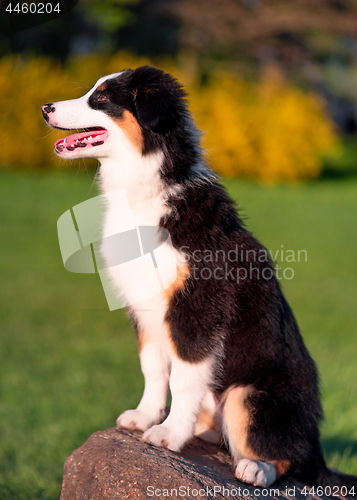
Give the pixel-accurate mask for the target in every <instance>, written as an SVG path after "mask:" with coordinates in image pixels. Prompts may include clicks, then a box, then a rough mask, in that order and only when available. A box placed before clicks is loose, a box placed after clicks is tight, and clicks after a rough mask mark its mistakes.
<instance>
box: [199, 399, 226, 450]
mask: <svg viewBox="0 0 357 500" xmlns="http://www.w3.org/2000/svg"><path fill="white" fill-rule="evenodd" d="M195 436H197V437H198V438H200V439H203V440H204V441H208V442H209V443H215V444H221V443H222V414H221V408H220V405H219V403H218V400H217V398H216V397H215V396H214V394H213V393H212V392H211V391H208V392H207V394H206V396H205V398H204V400H203V402H202V406H201V411H200V413H199V415H198V418H197V422H196V426H195Z"/></svg>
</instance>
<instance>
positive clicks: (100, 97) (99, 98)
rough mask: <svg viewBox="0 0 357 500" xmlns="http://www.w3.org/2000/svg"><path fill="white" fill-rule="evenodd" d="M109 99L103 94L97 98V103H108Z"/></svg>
mask: <svg viewBox="0 0 357 500" xmlns="http://www.w3.org/2000/svg"><path fill="white" fill-rule="evenodd" d="M107 100H108V98H107V97H106V96H105V95H104V94H101V95H100V96H99V97H98V98H97V101H99V102H104V101H107Z"/></svg>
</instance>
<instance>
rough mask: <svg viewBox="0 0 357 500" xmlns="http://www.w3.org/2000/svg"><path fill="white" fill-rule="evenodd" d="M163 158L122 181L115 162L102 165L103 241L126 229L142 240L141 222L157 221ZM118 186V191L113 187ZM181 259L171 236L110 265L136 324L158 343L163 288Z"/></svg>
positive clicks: (163, 310)
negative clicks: (135, 319)
mask: <svg viewBox="0 0 357 500" xmlns="http://www.w3.org/2000/svg"><path fill="white" fill-rule="evenodd" d="M155 160H156V161H155ZM141 161H142V162H143V161H145V160H143V159H141ZM161 161H162V156H161V155H156V158H152V157H151V158H150V159H149V162H146V165H142V168H141V169H140V170H141V172H142V175H141V176H138V175H132V176H128V175H126V176H125V178H124V179H120V177H121V176H120V174H119V173H118V166H117V165H116V166H115V167H116V169H117V170H116V172H115V171H114V173H113V168H114V166H113V165H106V164H104V165H103V164H102V167H101V177H100V180H101V187H102V192H103V194H106V199H107V206H106V210H105V217H104V223H103V239H105V238H106V237H108V236H112V235H115V234H118V233H123V232H124V231H130V230H132V231H133V230H136V231H137V233H138V237H139V242H141V240H140V230H139V227H140V226H151V227H153V226H156V227H157V226H158V225H159V222H160V219H161V218H162V217H163V216H164V215H165V214H166V213H167V210H168V209H167V206H166V204H165V194H164V190H163V187H162V183H161V180H160V177H159V174H158V163H160V162H161ZM148 163H149V164H148ZM145 167H146V171H144V168H145ZM155 167H156V168H155ZM109 169H110V170H109ZM115 173H116V175H115ZM134 173H135V172H134ZM148 177H149V178H148ZM118 189H120V191H116V190H118ZM113 190H115V191H113ZM101 252H102V255H103V257H104V260H106V259H108V249H106V247H105V245H103V246H102V248H101ZM182 260H183V257H182V256H181V255H180V253H179V252H177V251H176V250H175V249H174V248H173V247H172V245H171V240H170V239H169V240H167V241H166V242H165V243H163V244H161V245H160V246H159V248H157V250H155V251H154V252H150V253H147V254H144V252H142V255H141V256H140V257H138V258H134V259H133V260H130V261H129V262H127V263H126V264H125V265H116V266H111V267H109V268H108V274H109V276H110V279H111V282H112V285H113V287H114V289H115V291H116V293H117V294H119V295H120V296H121V297H122V298H123V299H124V301H125V303H126V304H127V305H130V306H131V307H132V309H133V310H134V312H135V315H136V317H137V319H138V321H139V324H140V328H141V329H142V330H145V333H146V334H147V335H150V337H157V336H159V337H160V342H161V341H163V338H162V337H163V331H165V330H166V328H165V323H164V316H165V314H166V310H167V295H166V294H165V289H167V287H168V286H170V285H171V284H172V283H173V281H174V280H175V278H176V274H177V271H176V269H177V266H179V265H180V264H181V263H182ZM164 337H166V335H164Z"/></svg>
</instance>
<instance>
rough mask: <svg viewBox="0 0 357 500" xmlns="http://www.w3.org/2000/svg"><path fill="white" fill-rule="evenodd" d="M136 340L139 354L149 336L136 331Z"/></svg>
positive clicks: (143, 332)
mask: <svg viewBox="0 0 357 500" xmlns="http://www.w3.org/2000/svg"><path fill="white" fill-rule="evenodd" d="M137 338H138V349H139V353H140V352H141V351H142V350H143V349H144V347H145V345H146V344H147V343H148V342H149V341H150V336H149V335H148V334H147V333H146V332H145V331H138V333H137Z"/></svg>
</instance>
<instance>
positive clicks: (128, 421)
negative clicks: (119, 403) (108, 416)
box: [117, 409, 165, 432]
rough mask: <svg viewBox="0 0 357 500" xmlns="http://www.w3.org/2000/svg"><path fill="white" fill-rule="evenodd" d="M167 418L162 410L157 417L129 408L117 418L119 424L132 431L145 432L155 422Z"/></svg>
mask: <svg viewBox="0 0 357 500" xmlns="http://www.w3.org/2000/svg"><path fill="white" fill-rule="evenodd" d="M164 418H165V412H164V411H163V412H160V414H159V415H158V416H156V417H154V416H152V415H149V414H146V413H144V412H142V411H140V410H138V409H136V410H127V411H125V412H124V413H122V414H121V415H119V417H118V418H117V426H118V427H121V428H123V429H129V430H131V431H140V432H144V431H146V430H147V429H149V427H151V426H152V425H153V424H157V423H158V422H161V421H162V420H163V419H164Z"/></svg>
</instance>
